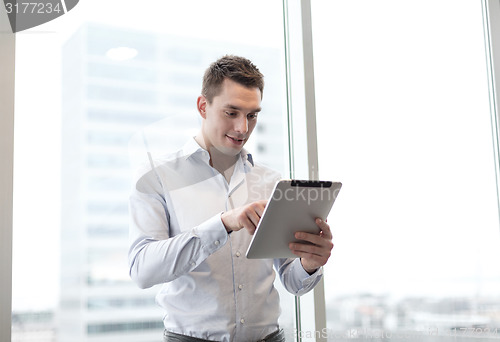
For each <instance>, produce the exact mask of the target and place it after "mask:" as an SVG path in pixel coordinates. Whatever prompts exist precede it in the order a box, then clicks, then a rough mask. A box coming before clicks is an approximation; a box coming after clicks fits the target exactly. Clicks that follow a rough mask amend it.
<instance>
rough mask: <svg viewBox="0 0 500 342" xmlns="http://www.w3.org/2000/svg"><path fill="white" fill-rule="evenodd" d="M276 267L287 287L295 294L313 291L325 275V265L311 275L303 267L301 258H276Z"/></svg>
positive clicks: (299, 294)
mask: <svg viewBox="0 0 500 342" xmlns="http://www.w3.org/2000/svg"><path fill="white" fill-rule="evenodd" d="M274 267H275V268H276V270H277V271H278V274H279V277H280V280H281V283H282V284H283V286H284V287H285V289H286V290H287V291H288V292H290V293H291V294H293V295H295V296H301V295H303V294H305V293H307V292H309V291H311V290H312V289H313V288H314V287H315V286H316V284H317V283H318V282H319V281H320V279H321V278H322V277H323V267H320V268H318V269H317V270H316V272H314V273H313V274H311V275H309V273H307V272H306V271H305V270H304V267H302V263H301V262H300V258H297V259H275V260H274Z"/></svg>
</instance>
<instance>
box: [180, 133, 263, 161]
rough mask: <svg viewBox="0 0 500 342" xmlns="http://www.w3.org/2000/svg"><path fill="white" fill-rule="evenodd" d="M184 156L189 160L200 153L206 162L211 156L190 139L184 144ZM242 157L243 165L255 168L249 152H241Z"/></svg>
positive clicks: (243, 150)
mask: <svg viewBox="0 0 500 342" xmlns="http://www.w3.org/2000/svg"><path fill="white" fill-rule="evenodd" d="M182 152H183V153H182V154H183V155H184V157H185V159H188V158H189V157H191V156H193V155H195V154H197V153H200V154H201V155H202V156H203V157H204V158H206V161H207V162H208V161H209V160H210V155H209V154H208V151H207V150H205V149H204V148H203V147H201V146H200V145H199V144H198V143H197V142H196V140H195V139H194V137H193V138H191V139H189V140H188V141H187V142H186V144H184V146H183V148H182ZM240 156H241V161H242V162H243V164H245V166H246V165H248V164H250V165H251V166H252V167H253V166H255V164H254V161H253V157H252V154H251V153H249V152H248V151H247V150H245V149H244V148H243V149H242V150H241V152H240ZM247 162H248V163H247Z"/></svg>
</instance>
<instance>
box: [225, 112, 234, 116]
mask: <svg viewBox="0 0 500 342" xmlns="http://www.w3.org/2000/svg"><path fill="white" fill-rule="evenodd" d="M226 115H228V116H235V115H236V113H233V112H226Z"/></svg>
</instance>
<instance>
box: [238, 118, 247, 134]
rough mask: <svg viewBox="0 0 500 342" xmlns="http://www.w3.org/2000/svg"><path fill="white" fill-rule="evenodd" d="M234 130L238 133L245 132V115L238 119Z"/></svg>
mask: <svg viewBox="0 0 500 342" xmlns="http://www.w3.org/2000/svg"><path fill="white" fill-rule="evenodd" d="M235 130H236V132H239V133H247V132H248V119H247V117H246V116H243V117H241V118H239V119H238V121H237V123H236V127H235Z"/></svg>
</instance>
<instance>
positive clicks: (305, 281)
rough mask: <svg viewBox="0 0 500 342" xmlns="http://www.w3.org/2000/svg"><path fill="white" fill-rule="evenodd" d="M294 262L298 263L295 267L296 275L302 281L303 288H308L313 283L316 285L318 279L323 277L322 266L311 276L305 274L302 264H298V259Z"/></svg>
mask: <svg viewBox="0 0 500 342" xmlns="http://www.w3.org/2000/svg"><path fill="white" fill-rule="evenodd" d="M295 262H297V263H298V265H297V266H296V267H297V273H298V276H299V279H301V281H302V286H303V287H308V286H310V285H312V284H313V283H316V282H317V281H318V280H319V278H321V276H322V275H323V266H321V267H320V268H318V269H317V270H316V271H315V272H314V273H313V274H309V273H307V271H306V270H305V269H304V266H302V263H301V262H300V258H297V259H295Z"/></svg>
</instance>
